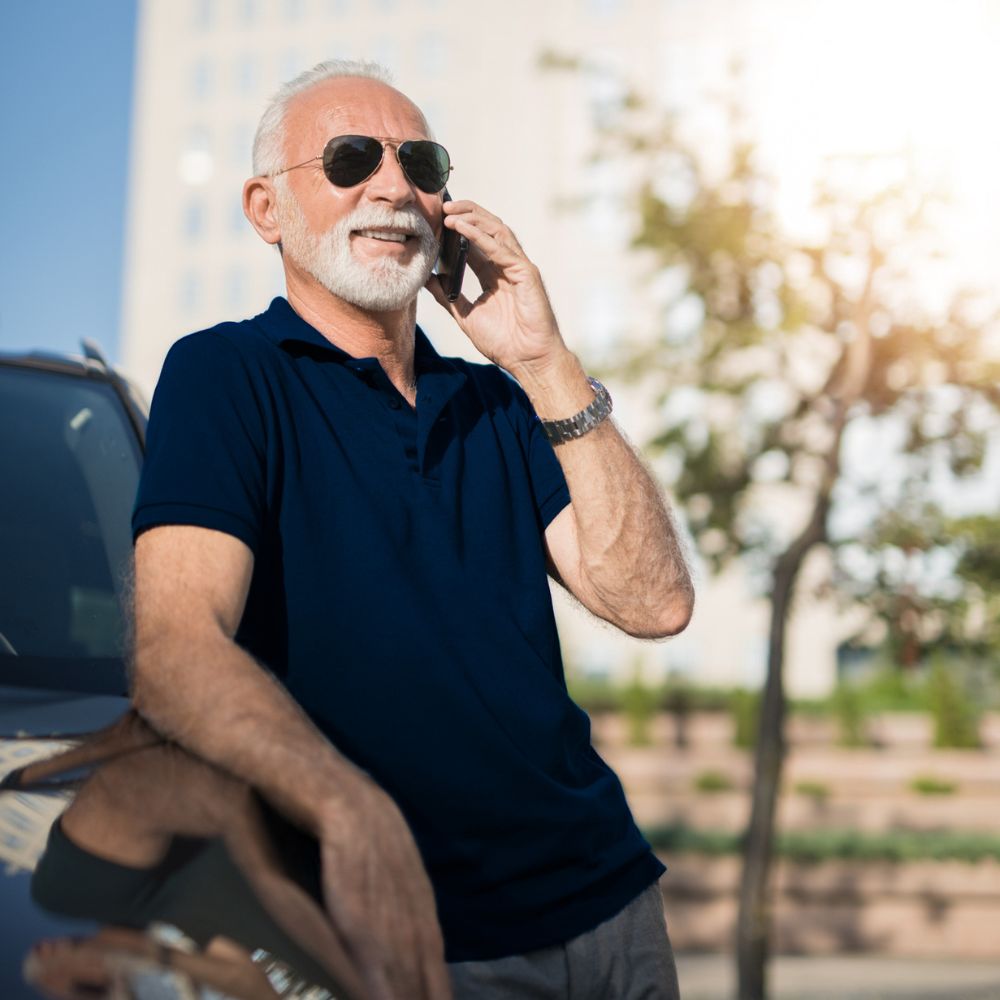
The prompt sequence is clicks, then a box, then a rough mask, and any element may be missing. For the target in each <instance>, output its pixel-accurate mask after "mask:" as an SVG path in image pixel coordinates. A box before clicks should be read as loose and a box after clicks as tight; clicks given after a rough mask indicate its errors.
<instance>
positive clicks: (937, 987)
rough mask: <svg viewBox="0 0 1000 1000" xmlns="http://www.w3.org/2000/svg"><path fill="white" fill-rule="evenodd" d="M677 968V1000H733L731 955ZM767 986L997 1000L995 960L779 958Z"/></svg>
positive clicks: (826, 994)
mask: <svg viewBox="0 0 1000 1000" xmlns="http://www.w3.org/2000/svg"><path fill="white" fill-rule="evenodd" d="M997 933H998V937H1000V928H998V930H997ZM677 968H678V972H679V975H680V981H681V997H682V1000H733V998H734V997H735V963H734V961H733V959H732V957H731V956H729V955H678V956H677ZM769 983H770V985H771V990H770V994H771V996H770V1000H1000V960H998V961H996V962H978V961H977V962H972V961H968V962H960V961H954V960H952V961H933V960H931V959H913V958H883V957H879V956H873V955H842V956H823V957H816V958H811V957H803V956H794V957H792V956H780V957H778V958H776V959H774V961H773V962H772V965H771V974H770V978H769Z"/></svg>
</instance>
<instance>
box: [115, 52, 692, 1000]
mask: <svg viewBox="0 0 1000 1000" xmlns="http://www.w3.org/2000/svg"><path fill="white" fill-rule="evenodd" d="M449 170H450V165H449V161H448V157H447V153H446V152H445V151H444V149H443V147H441V146H439V145H438V144H437V143H434V142H432V141H431V140H430V137H429V131H428V126H427V123H426V121H425V120H424V117H423V115H422V114H421V112H420V111H419V109H418V108H417V107H416V106H415V105H414V104H413V103H412V102H411V101H409V100H408V99H407V98H406V97H405V96H404V95H403V94H401V93H399V92H398V91H397V90H395V89H393V88H392V87H390V86H389V85H388V83H387V82H386V81H385V79H384V76H383V75H382V73H381V72H380V71H379V70H378V69H377V68H376V67H373V66H371V65H370V64H357V63H326V64H322V65H321V66H318V67H316V68H315V69H314V70H311V71H310V72H308V73H305V74H303V75H302V76H300V77H298V78H297V79H295V80H293V81H292V82H291V83H289V84H287V85H286V86H285V87H284V88H283V89H282V90H281V91H280V92H279V94H278V95H277V97H276V98H275V100H274V102H273V103H272V105H271V106H270V107H269V109H268V110H267V112H266V113H265V115H264V116H263V118H262V120H261V124H260V127H259V129H258V133H257V138H256V141H255V144H254V171H255V174H256V176H254V177H252V178H251V179H250V180H249V181H247V183H246V185H245V188H244V192H243V203H244V210H245V212H246V215H247V217H248V218H249V220H250V222H251V223H252V225H253V226H254V228H255V229H256V231H257V232H258V234H259V235H260V236H261V237H262V238H263V239H264V240H265V241H266V242H267V243H271V244H274V245H277V247H278V248H279V249H280V251H281V256H282V263H283V266H284V271H285V278H286V283H287V297H286V298H278V299H275V300H274V301H273V302H272V303H271V306H270V307H269V308H268V309H267V311H266V312H264V313H262V314H261V315H259V316H257V317H255V318H254V319H252V320H248V321H245V322H242V323H225V324H221V325H219V326H217V327H214V328H213V329H211V330H206V331H202V332H200V333H196V334H193V335H191V336H189V337H185V338H184V339H182V340H180V341H179V342H178V343H177V344H175V345H174V347H173V348H172V349H171V351H170V353H169V355H168V357H167V360H166V362H165V364H164V368H163V373H162V375H161V378H160V382H159V385H158V386H157V390H156V394H155V397H154V400H153V406H152V411H151V415H150V423H149V431H148V449H147V457H146V464H145V468H144V471H143V478H142V483H141V486H140V490H139V495H138V499H137V503H136V509H135V515H134V521H133V529H134V532H135V535H136V544H135V571H136V592H135V602H136V606H135V618H136V622H135V624H136V631H135V662H134V697H135V702H136V705H137V707H138V708H139V710H140V712H141V713H142V714H143V716H145V717H146V718H147V719H148V720H150V721H151V722H152V724H153V725H154V726H155V727H156V728H157V729H158V730H160V731H161V732H163V733H164V734H166V735H168V736H169V737H171V738H172V739H174V740H175V741H177V742H178V743H180V744H181V745H183V746H185V747H186V748H188V749H190V750H191V751H193V752H194V753H196V754H198V755H199V756H201V757H202V758H204V759H206V760H208V761H210V762H212V763H214V764H216V765H218V766H220V767H222V768H223V769H225V770H227V771H229V772H231V773H232V774H234V775H235V776H237V777H238V778H240V779H242V780H244V781H246V782H248V783H250V784H252V785H253V786H254V787H255V788H256V789H257V790H258V792H259V793H260V795H261V796H262V797H263V798H264V799H265V800H266V801H267V802H268V803H269V804H270V805H271V806H272V807H274V808H275V809H276V811H277V812H279V813H281V814H284V816H286V817H288V818H289V819H290V820H291V821H292V823H294V824H295V825H296V826H297V827H299V828H301V829H303V830H305V831H308V833H310V834H311V835H313V836H314V837H315V840H316V842H317V843H318V845H319V854H318V863H319V865H320V867H321V870H322V883H323V897H324V902H325V906H326V909H327V912H328V914H329V916H330V918H331V921H332V923H333V925H334V927H335V928H336V930H337V932H338V933H339V934H340V935H341V938H342V940H343V942H344V945H345V948H346V950H347V952H348V953H349V954H350V955H351V956H352V958H353V960H354V961H355V963H356V965H357V968H358V969H359V974H360V976H361V978H362V980H363V982H364V983H365V988H366V990H367V991H368V995H370V996H372V997H398V998H412V997H424V996H427V997H431V996H433V997H438V996H441V997H444V996H448V995H449V994H450V993H451V991H452V990H454V993H455V995H456V996H458V997H465V996H468V997H486V998H490V997H525V996H537V997H549V996H551V997H563V996H573V997H583V996H594V997H601V998H602V1000H607V998H612V997H639V996H642V997H654V996H655V997H660V996H663V997H670V996H675V995H676V975H675V973H674V968H673V958H672V955H671V952H670V946H669V942H668V940H667V936H666V930H665V926H664V923H663V913H662V907H661V903H660V896H659V889H658V886H657V880H658V878H659V876H660V875H661V874H662V872H663V866H662V865H661V864H660V863H659V861H658V860H657V859H656V858H655V856H654V855H653V854H652V853H651V851H650V849H649V845H648V844H647V843H646V842H645V841H644V840H643V838H642V836H641V834H640V833H639V831H638V829H637V828H636V826H635V823H634V822H633V820H632V817H631V815H630V813H629V810H628V807H627V805H626V803H625V799H624V796H623V794H622V790H621V786H620V784H619V782H618V780H617V778H616V777H615V776H614V774H613V773H612V772H611V771H610V769H609V768H608V767H607V765H605V764H604V762H603V761H602V760H601V759H600V757H599V756H598V755H597V754H596V753H595V752H594V750H593V749H592V748H591V745H590V735H589V725H588V721H587V718H586V715H585V714H584V713H583V712H581V711H580V710H579V709H578V708H577V707H576V706H575V705H573V703H572V702H571V700H570V699H569V696H568V695H567V692H566V685H565V680H564V677H563V669H562V663H561V660H560V653H559V644H558V637H557V634H556V630H555V623H554V618H553V613H552V605H551V598H550V594H549V591H548V583H547V578H546V572H548V574H550V575H551V576H552V577H553V578H554V579H556V580H557V581H559V582H560V583H561V584H562V585H563V586H565V587H566V588H567V589H568V590H569V591H570V592H571V593H572V594H574V595H575V597H576V598H577V599H578V600H579V601H580V603H582V604H583V605H584V606H585V607H586V608H588V609H589V610H590V611H592V612H593V613H594V614H596V615H598V616H599V617H601V618H602V619H604V620H606V621H608V622H611V623H612V624H614V625H616V626H617V627H618V628H620V629H622V630H624V631H626V632H628V633H629V634H631V635H634V636H640V637H658V636H667V635H671V634H673V633H676V632H679V631H680V630H681V629H683V628H684V627H685V625H686V623H687V621H688V619H689V617H690V614H691V608H692V600H693V594H692V587H691V582H690V577H689V574H688V571H687V569H686V566H685V563H684V559H683V557H682V554H681V550H680V546H679V544H678V539H677V535H676V533H675V531H674V528H673V525H672V522H671V519H670V516H669V514H668V512H667V510H666V508H665V506H664V503H663V501H662V499H661V497H660V494H659V492H658V490H657V488H656V486H655V485H654V483H653V481H652V480H651V479H650V477H649V475H648V474H647V472H646V471H645V469H644V468H643V466H642V464H641V463H640V461H639V460H638V458H637V457H636V455H635V453H634V452H633V451H632V449H631V448H630V447H629V445H628V444H627V443H626V442H625V441H624V440H623V439H622V437H621V436H620V434H619V433H618V431H617V430H616V429H615V427H614V425H613V424H612V422H611V421H610V420H607V419H604V418H605V417H606V416H607V412H608V410H609V408H610V401H609V399H608V397H607V394H606V391H605V390H604V389H603V387H601V386H600V385H599V383H595V382H593V381H592V380H588V378H587V376H586V375H585V373H584V371H583V370H582V368H581V366H580V363H579V361H578V360H577V358H576V357H575V356H574V355H573V353H572V352H571V351H570V350H569V349H568V348H567V346H566V344H565V343H564V341H563V339H562V336H561V335H560V332H559V329H558V327H557V324H556V321H555V317H554V316H553V313H552V309H551V307H550V305H549V301H548V298H547V296H546V293H545V290H544V287H543V285H542V281H541V278H540V276H539V273H538V270H537V268H536V267H535V266H534V265H533V264H532V263H531V261H530V260H529V259H528V258H527V257H526V256H525V253H524V251H523V250H522V249H521V247H520V245H519V244H518V242H517V240H516V238H515V237H514V235H513V233H512V232H511V230H510V229H509V228H508V227H507V226H506V225H505V224H504V223H503V222H501V221H500V219H498V218H496V216H494V215H491V214H490V213H489V212H488V211H486V210H485V209H483V208H481V207H480V206H479V205H477V204H475V203H474V202H471V201H454V202H444V200H443V193H444V187H445V182H446V180H447V178H448V173H449ZM445 229H453V230H455V231H456V232H457V233H459V234H461V235H462V236H465V237H467V238H468V240H469V241H470V243H471V247H472V251H471V256H470V267H471V268H472V270H473V271H474V272H475V275H476V277H477V278H478V279H479V282H480V284H481V285H482V289H483V292H482V294H481V295H480V296H479V297H478V298H477V299H476V300H475V301H470V300H468V299H467V298H465V297H464V296H460V297H459V298H457V300H455V301H454V302H449V301H448V298H447V296H446V295H445V292H444V289H443V288H442V286H441V284H440V282H439V279H438V278H437V276H435V275H433V274H432V268H433V267H434V264H435V261H436V258H437V255H438V249H439V244H440V239H441V236H442V232H443V231H444V230H445ZM424 287H426V288H427V289H428V290H429V291H430V292H431V294H432V295H433V296H434V297H435V298H436V299H437V301H438V302H439V303H440V304H441V305H442V306H443V307H444V308H446V309H447V310H448V311H449V312H450V314H451V316H452V317H453V318H454V320H455V322H456V323H457V324H458V325H459V327H460V328H461V329H462V331H463V332H464V333H465V334H466V335H467V336H468V337H469V339H470V341H471V342H472V343H473V344H474V345H475V346H476V347H477V348H478V349H479V350H480V351H481V352H482V353H483V354H484V355H485V356H486V357H487V358H489V359H490V360H491V361H492V362H494V364H492V365H476V364H471V363H468V362H465V361H463V360H460V359H446V358H442V357H440V356H439V355H438V354H437V353H436V352H435V351H434V349H433V347H432V346H431V345H430V343H429V342H428V341H427V339H426V337H425V336H424V334H423V333H422V332H421V331H420V330H419V329H418V328H417V327H416V325H415V313H416V298H417V295H418V293H419V291H420V289H421V288H424ZM505 372H506V373H508V374H509V375H510V376H513V378H510V377H508V374H505ZM515 380H516V381H515ZM536 414H537V417H536ZM567 418H575V419H573V420H569V421H568V422H567ZM278 681H280V683H278ZM435 914H436V917H437V919H435ZM442 959H444V960H445V961H446V962H447V965H445V961H443V960H442Z"/></svg>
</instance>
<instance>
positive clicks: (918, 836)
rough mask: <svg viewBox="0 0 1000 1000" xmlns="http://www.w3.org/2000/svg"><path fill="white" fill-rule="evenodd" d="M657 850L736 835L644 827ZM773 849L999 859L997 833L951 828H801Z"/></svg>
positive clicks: (814, 856)
mask: <svg viewBox="0 0 1000 1000" xmlns="http://www.w3.org/2000/svg"><path fill="white" fill-rule="evenodd" d="M644 832H645V835H646V839H647V840H648V841H649V842H650V844H652V845H653V847H654V848H655V849H656V850H658V851H663V852H666V853H670V852H680V851H691V852H695V853H698V854H710V855H725V854H739V853H740V852H741V850H742V847H743V837H742V835H741V834H738V833H733V832H731V831H728V830H695V829H692V828H691V827H688V826H685V825H684V824H682V823H679V824H672V825H670V826H661V827H654V828H651V829H647V830H645V831H644ZM775 852H776V853H777V854H778V855H779V856H780V857H784V858H788V859H789V860H792V861H807V862H818V861H827V860H834V859H838V860H855V861H892V862H903V861H920V860H933V861H952V860H954V861H967V862H970V863H975V862H977V861H983V860H985V859H988V858H993V859H995V860H997V861H1000V836H998V835H997V834H995V833H980V832H968V831H955V830H905V831H900V830H893V831H890V832H887V833H867V832H864V831H861V830H830V829H823V830H802V831H797V832H794V833H784V834H780V835H779V836H778V837H777V838H776V839H775Z"/></svg>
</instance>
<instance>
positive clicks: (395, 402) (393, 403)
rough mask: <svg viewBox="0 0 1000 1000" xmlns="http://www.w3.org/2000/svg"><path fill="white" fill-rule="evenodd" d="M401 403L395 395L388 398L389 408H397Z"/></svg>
mask: <svg viewBox="0 0 1000 1000" xmlns="http://www.w3.org/2000/svg"><path fill="white" fill-rule="evenodd" d="M402 405H403V404H402V403H401V402H400V401H399V400H398V399H396V397H395V396H393V397H392V399H390V400H389V409H391V410H398V409H399V408H400V407H401V406H402Z"/></svg>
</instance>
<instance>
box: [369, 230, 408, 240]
mask: <svg viewBox="0 0 1000 1000" xmlns="http://www.w3.org/2000/svg"><path fill="white" fill-rule="evenodd" d="M358 235H359V236H367V237H368V239H370V240H389V241H390V242H392V243H405V242H406V233H386V232H380V231H378V230H375V229H359V230H358Z"/></svg>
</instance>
